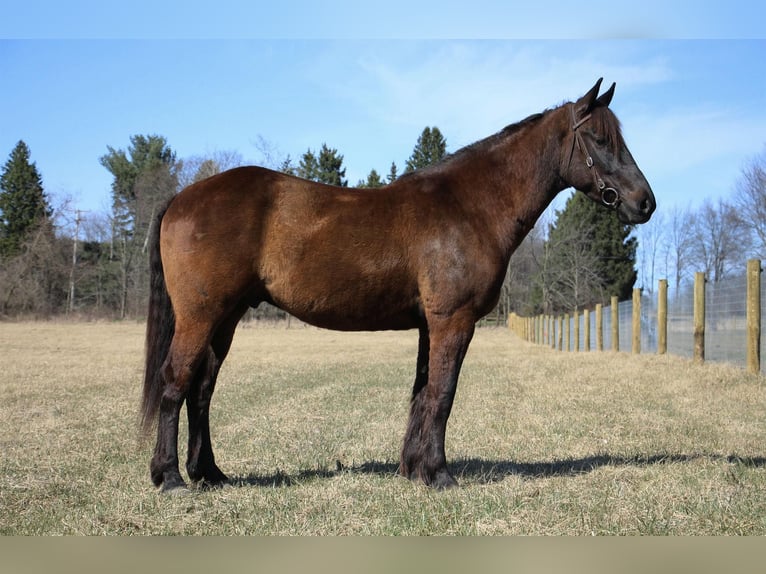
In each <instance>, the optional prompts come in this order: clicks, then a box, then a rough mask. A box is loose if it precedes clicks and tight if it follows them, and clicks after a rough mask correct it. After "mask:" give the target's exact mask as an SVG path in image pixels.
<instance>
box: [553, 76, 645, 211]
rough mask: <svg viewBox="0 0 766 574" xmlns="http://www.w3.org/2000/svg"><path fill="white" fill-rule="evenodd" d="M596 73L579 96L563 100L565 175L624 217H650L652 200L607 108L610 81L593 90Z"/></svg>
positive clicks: (612, 90)
mask: <svg viewBox="0 0 766 574" xmlns="http://www.w3.org/2000/svg"><path fill="white" fill-rule="evenodd" d="M600 86H601V79H599V81H598V82H596V85H595V86H593V88H591V90H590V91H589V92H588V93H587V94H585V95H584V96H583V97H582V98H580V99H579V100H577V101H576V102H574V103H571V104H567V105H566V106H564V107H565V108H566V109H567V111H566V114H567V121H568V122H569V124H570V126H569V128H570V129H569V133H568V135H567V138H566V140H565V142H566V143H565V145H564V148H565V149H564V158H563V161H564V165H563V177H564V180H565V181H566V182H567V183H568V184H569V185H570V186H571V187H574V188H575V189H579V190H581V191H583V192H584V193H585V194H586V195H587V196H588V197H589V198H591V199H592V200H593V201H595V202H598V203H601V204H603V205H605V206H607V207H611V208H612V209H614V210H615V211H616V212H617V216H618V217H619V218H620V221H622V222H623V223H645V222H646V221H649V218H650V217H651V215H652V213H653V212H654V209H655V207H656V203H655V200H654V194H653V193H652V188H651V187H650V186H649V183H648V182H647V181H646V178H645V177H644V174H643V173H641V170H640V169H639V168H638V165H636V162H635V160H634V159H633V156H632V155H631V154H630V152H629V151H628V146H626V145H625V140H624V139H623V138H622V133H621V132H620V123H619V121H618V120H617V117H616V116H615V115H614V113H612V111H611V110H610V109H609V102H611V101H612V96H613V95H614V86H615V84H612V87H610V88H609V89H608V90H607V91H606V92H604V93H603V94H602V95H601V96H599V95H598V91H599V88H600Z"/></svg>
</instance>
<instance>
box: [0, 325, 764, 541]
mask: <svg viewBox="0 0 766 574" xmlns="http://www.w3.org/2000/svg"><path fill="white" fill-rule="evenodd" d="M416 346H417V338H416V333H414V332H408V333H355V334H349V333H335V332H328V331H321V330H318V329H313V328H302V327H299V328H292V329H289V330H287V329H284V328H264V327H246V326H245V327H240V330H239V332H238V334H237V336H236V337H235V340H234V346H233V348H232V352H231V355H230V357H229V359H228V361H227V363H226V365H225V366H224V368H223V370H222V373H221V377H220V379H219V387H218V390H217V392H216V395H215V397H214V399H213V412H212V416H211V420H212V428H213V444H214V447H215V450H216V457H217V461H218V463H219V465H220V466H221V468H222V469H223V470H224V471H225V472H227V473H228V474H229V476H230V477H231V478H232V479H233V486H232V487H228V488H225V489H221V490H213V491H203V490H193V491H192V492H190V493H189V494H188V495H186V496H181V497H164V496H160V495H158V493H157V492H156V491H155V489H154V487H153V486H152V485H151V482H150V481H149V474H148V462H149V457H150V455H151V448H152V445H151V444H140V443H139V442H138V440H137V435H136V422H137V405H138V399H139V388H140V381H141V362H142V354H143V326H142V325H138V324H132V323H117V324H66V323H21V324H13V323H3V324H0V349H2V350H1V351H0V356H1V357H2V361H1V362H0V365H2V367H1V369H0V393H1V396H2V400H1V401H0V441H1V442H0V444H1V446H2V454H1V455H0V533H2V534H139V535H143V534H306V535H314V534H316V535H322V534H326V535H329V534H361V535H365V534H391V535H397V534H486V535H494V534H577V535H586V534H597V535H602V534H628V535H631V534H676V535H697V534H712V535H715V534H751V535H764V534H766V458H765V457H766V389H765V388H764V385H763V380H762V379H761V378H757V377H754V376H750V375H747V374H746V373H745V372H744V371H742V370H740V369H736V368H732V367H727V366H725V365H710V364H709V365H704V366H698V365H694V364H692V363H691V362H689V361H688V360H686V359H680V358H677V357H671V356H665V357H657V356H651V355H642V356H631V355H628V354H622V353H621V354H615V353H611V352H603V353H597V352H592V353H578V354H574V353H560V352H556V351H552V350H549V349H546V348H544V347H541V346H534V345H531V344H529V343H525V342H522V341H520V340H519V339H517V338H516V337H515V336H514V335H512V334H511V333H509V332H508V331H507V330H505V329H480V330H478V331H477V334H476V337H475V339H474V342H473V344H472V346H471V349H470V350H469V353H468V357H467V358H466V362H465V365H464V368H463V375H462V378H461V383H460V386H459V387H458V394H457V399H456V402H455V407H454V410H453V415H452V418H451V419H450V423H449V426H448V428H447V456H448V459H449V461H450V464H451V469H452V471H453V473H454V474H455V475H456V477H457V478H458V480H459V482H460V484H461V487H460V488H459V489H456V490H452V491H448V492H434V491H432V490H430V489H428V488H425V487H423V486H420V485H417V484H413V483H410V482H409V481H407V480H404V479H402V478H400V477H398V476H396V474H395V472H396V467H397V462H398V453H399V447H400V441H401V438H402V435H403V433H404V428H405V424H406V415H407V407H408V400H409V392H410V388H411V383H412V379H413V375H414V368H415V354H416ZM182 426H183V425H182ZM182 432H185V430H184V431H182ZM182 440H184V439H182ZM183 444H184V448H183V449H182V451H181V456H182V460H183V459H184V458H185V440H184V443H183Z"/></svg>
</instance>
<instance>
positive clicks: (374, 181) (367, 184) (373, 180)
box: [357, 169, 385, 189]
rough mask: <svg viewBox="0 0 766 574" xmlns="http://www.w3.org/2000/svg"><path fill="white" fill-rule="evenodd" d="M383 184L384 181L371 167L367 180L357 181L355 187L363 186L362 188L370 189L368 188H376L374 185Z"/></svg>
mask: <svg viewBox="0 0 766 574" xmlns="http://www.w3.org/2000/svg"><path fill="white" fill-rule="evenodd" d="M384 185H385V183H384V182H383V180H382V179H381V178H380V174H379V173H378V172H377V171H375V170H374V169H373V170H372V171H370V173H369V174H368V175H367V180H366V181H364V180H361V181H359V184H358V185H357V187H360V188H363V189H364V188H368V189H370V188H376V187H383V186H384Z"/></svg>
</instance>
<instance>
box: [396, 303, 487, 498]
mask: <svg viewBox="0 0 766 574" xmlns="http://www.w3.org/2000/svg"><path fill="white" fill-rule="evenodd" d="M473 332H474V320H473V317H471V316H470V315H468V314H466V315H463V316H460V315H455V316H452V317H449V318H433V319H431V320H429V323H428V328H427V329H421V331H420V345H419V350H418V370H417V374H416V377H415V385H414V387H413V393H412V401H411V404H410V419H409V423H408V425H407V433H406V435H405V437H404V445H403V447H402V456H401V463H400V472H401V473H402V474H403V475H404V476H406V477H408V478H410V479H411V480H421V481H422V482H424V483H425V484H427V485H429V486H433V487H435V488H440V489H441V488H449V487H452V486H456V485H457V482H456V481H455V479H454V478H453V477H452V475H451V474H450V473H449V470H447V457H446V454H445V450H444V437H445V433H446V429H447V419H448V418H449V415H450V412H451V410H452V403H453V401H454V398H455V391H456V389H457V381H458V376H459V374H460V367H461V365H462V364H463V358H464V357H465V353H466V351H467V350H468V345H469V343H470V342H471V338H472V337H473Z"/></svg>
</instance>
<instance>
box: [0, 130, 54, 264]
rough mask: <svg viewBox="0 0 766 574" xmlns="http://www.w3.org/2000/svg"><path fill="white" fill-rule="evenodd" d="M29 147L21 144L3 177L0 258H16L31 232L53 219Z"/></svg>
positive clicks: (15, 150) (0, 196)
mask: <svg viewBox="0 0 766 574" xmlns="http://www.w3.org/2000/svg"><path fill="white" fill-rule="evenodd" d="M29 159H30V152H29V148H28V147H27V144H25V143H24V142H23V141H19V142H18V143H17V144H16V147H14V148H13V151H12V152H11V155H10V157H9V158H8V161H7V162H6V163H5V166H4V168H3V173H2V175H0V256H3V257H8V256H12V255H16V254H17V253H19V252H20V250H21V245H22V243H23V241H24V239H25V237H26V236H27V234H28V233H30V231H31V230H33V229H34V228H35V227H37V226H38V225H39V224H41V223H42V222H43V221H44V220H46V219H48V218H50V217H51V215H52V213H53V210H52V209H51V207H50V205H49V203H48V198H47V196H46V194H45V191H44V190H43V183H42V178H41V177H40V174H39V172H38V171H37V166H36V165H35V163H33V162H32V163H30V161H29Z"/></svg>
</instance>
